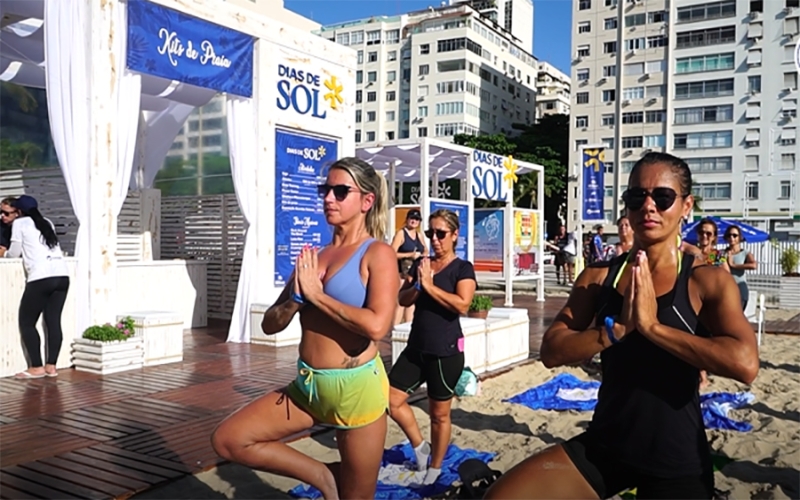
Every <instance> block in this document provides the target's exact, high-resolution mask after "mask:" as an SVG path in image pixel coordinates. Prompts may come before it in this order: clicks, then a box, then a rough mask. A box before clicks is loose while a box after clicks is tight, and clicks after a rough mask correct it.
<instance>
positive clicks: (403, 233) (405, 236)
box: [392, 208, 426, 324]
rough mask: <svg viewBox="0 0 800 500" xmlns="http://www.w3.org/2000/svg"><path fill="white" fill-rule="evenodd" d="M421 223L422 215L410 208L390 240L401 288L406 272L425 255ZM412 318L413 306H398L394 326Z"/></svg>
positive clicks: (406, 276) (406, 275)
mask: <svg viewBox="0 0 800 500" xmlns="http://www.w3.org/2000/svg"><path fill="white" fill-rule="evenodd" d="M421 221H422V214H420V212H419V210H417V209H416V208H412V209H411V210H409V211H408V213H407V214H406V222H405V225H404V226H403V227H402V228H401V229H400V230H399V231H397V233H395V235H394V238H392V248H394V251H395V252H396V253H397V270H398V272H399V274H400V285H399V286H403V283H405V281H406V278H408V271H409V270H410V269H411V266H412V265H414V262H415V261H416V260H417V259H419V258H420V257H423V256H424V255H425V254H426V249H425V242H424V241H422V236H421V235H420V234H419V225H420V222H421ZM413 317H414V305H413V304H412V305H411V306H409V307H403V306H401V305H399V304H398V306H397V311H396V312H395V318H394V324H398V323H408V322H409V321H411V319H412V318H413Z"/></svg>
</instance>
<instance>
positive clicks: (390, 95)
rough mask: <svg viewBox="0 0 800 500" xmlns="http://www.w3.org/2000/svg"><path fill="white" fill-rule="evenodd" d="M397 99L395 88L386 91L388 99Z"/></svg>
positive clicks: (388, 100) (389, 100)
mask: <svg viewBox="0 0 800 500" xmlns="http://www.w3.org/2000/svg"><path fill="white" fill-rule="evenodd" d="M396 99H397V93H396V92H395V91H394V90H389V91H387V92H386V101H387V102H392V101H394V100H396Z"/></svg>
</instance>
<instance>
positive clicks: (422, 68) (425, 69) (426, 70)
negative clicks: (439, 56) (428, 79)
mask: <svg viewBox="0 0 800 500" xmlns="http://www.w3.org/2000/svg"><path fill="white" fill-rule="evenodd" d="M430 72H431V66H430V65H429V64H420V65H419V72H418V73H417V74H418V75H419V76H424V75H427V74H430Z"/></svg>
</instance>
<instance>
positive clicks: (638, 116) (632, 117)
mask: <svg viewBox="0 0 800 500" xmlns="http://www.w3.org/2000/svg"><path fill="white" fill-rule="evenodd" d="M622 123H624V124H631V123H644V111H631V112H629V113H622Z"/></svg>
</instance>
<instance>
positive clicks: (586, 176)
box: [581, 148, 606, 221]
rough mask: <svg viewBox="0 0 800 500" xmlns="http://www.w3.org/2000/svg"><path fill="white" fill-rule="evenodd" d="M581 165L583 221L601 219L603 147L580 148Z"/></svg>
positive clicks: (603, 188)
mask: <svg viewBox="0 0 800 500" xmlns="http://www.w3.org/2000/svg"><path fill="white" fill-rule="evenodd" d="M581 151H582V156H583V157H582V158H581V165H582V166H583V206H582V207H581V214H582V215H581V217H582V218H583V220H585V221H595V220H603V218H604V217H605V213H604V211H603V201H604V199H605V183H604V176H605V170H606V165H605V163H606V162H605V149H604V148H592V149H590V148H586V149H582V150H581Z"/></svg>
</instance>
